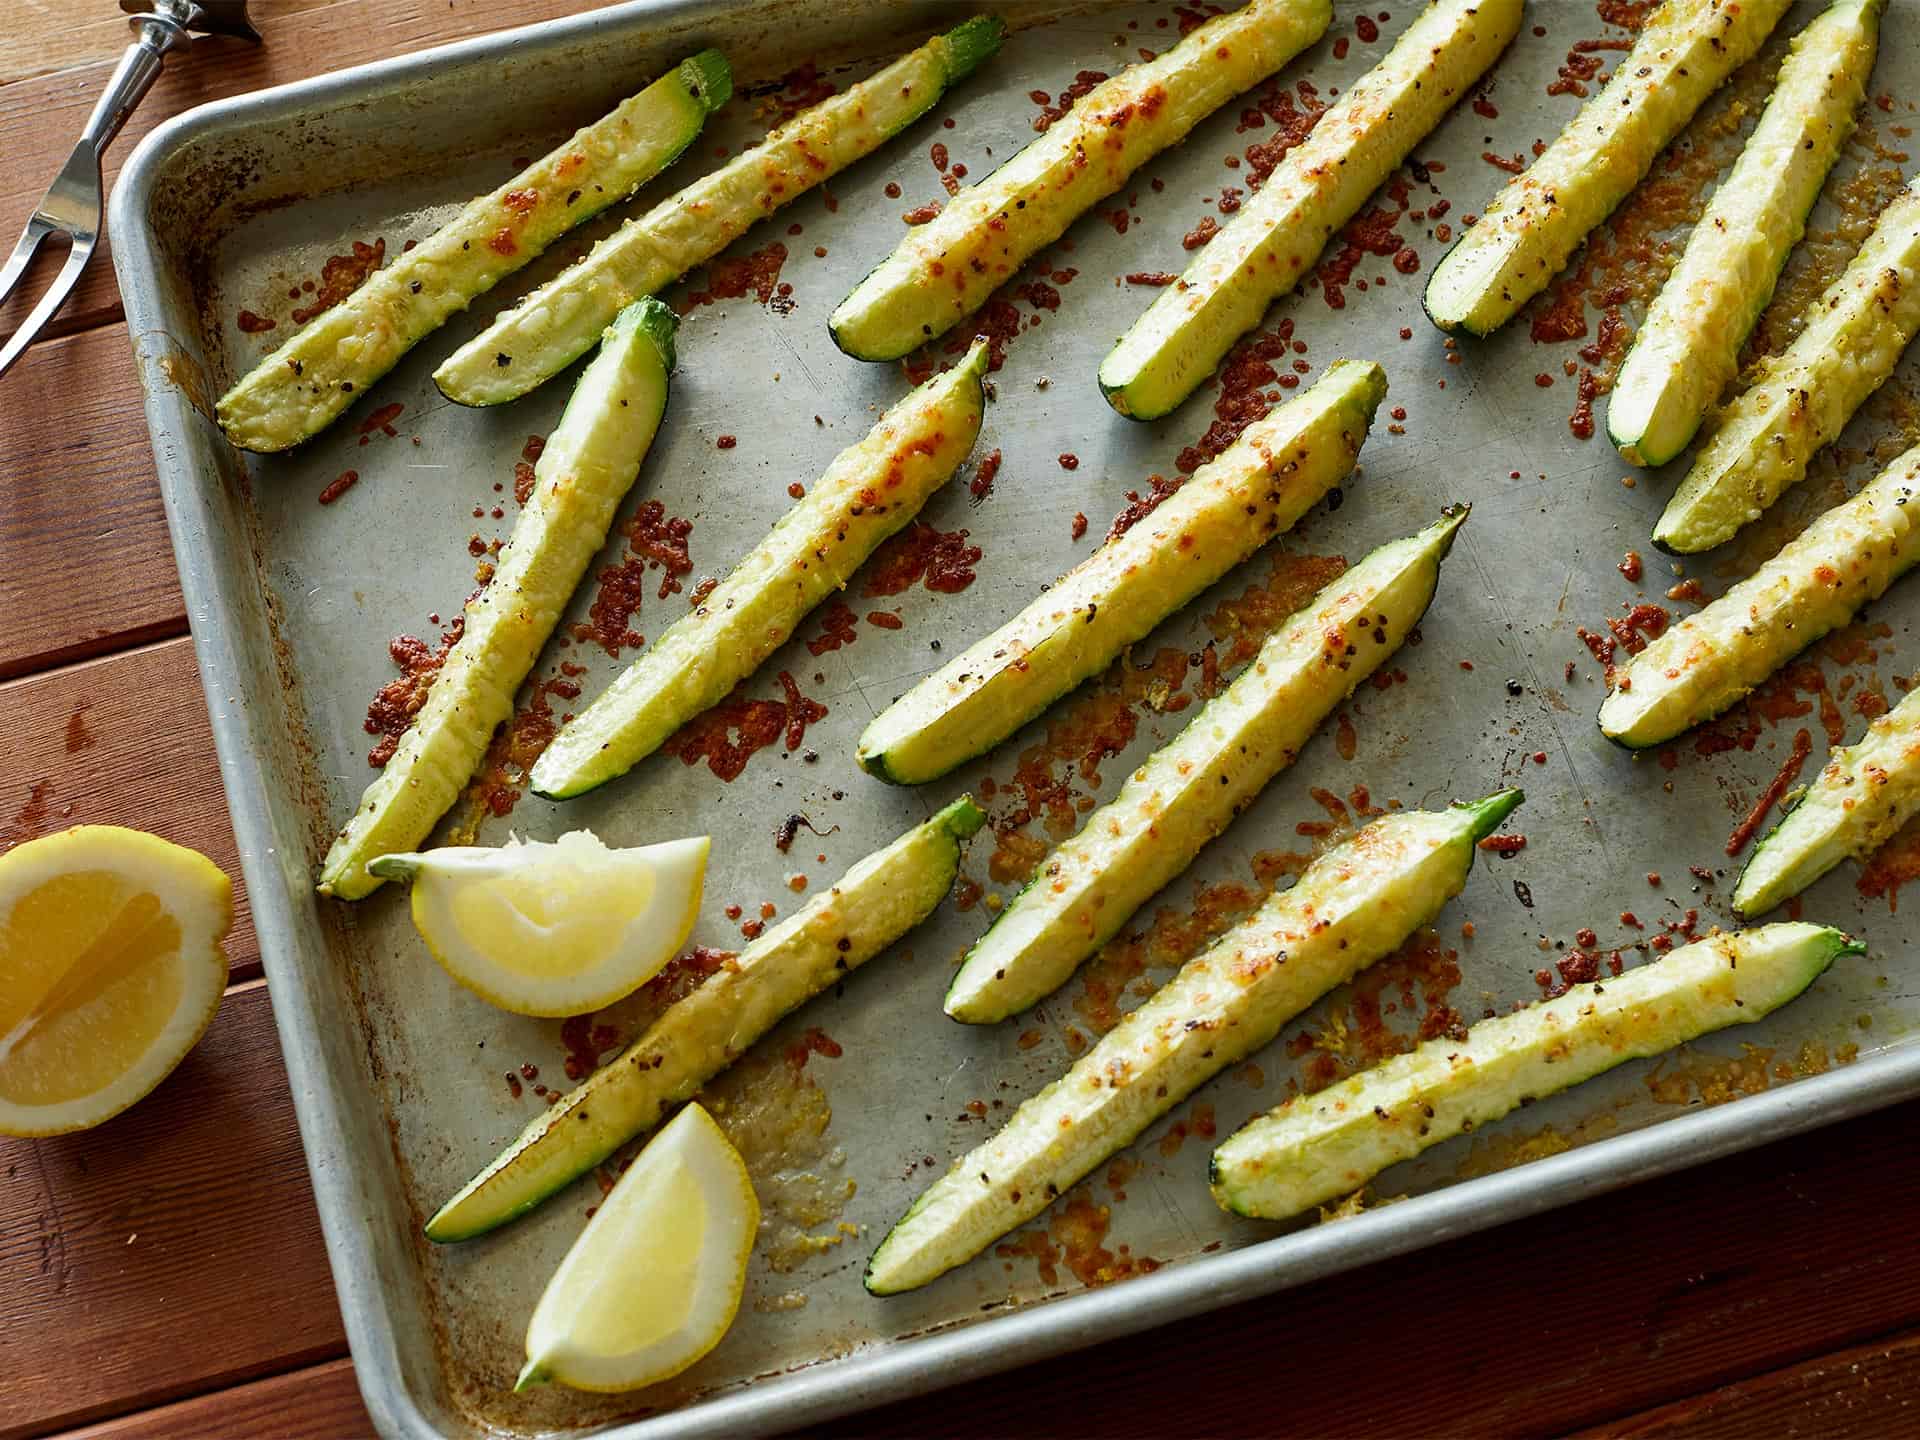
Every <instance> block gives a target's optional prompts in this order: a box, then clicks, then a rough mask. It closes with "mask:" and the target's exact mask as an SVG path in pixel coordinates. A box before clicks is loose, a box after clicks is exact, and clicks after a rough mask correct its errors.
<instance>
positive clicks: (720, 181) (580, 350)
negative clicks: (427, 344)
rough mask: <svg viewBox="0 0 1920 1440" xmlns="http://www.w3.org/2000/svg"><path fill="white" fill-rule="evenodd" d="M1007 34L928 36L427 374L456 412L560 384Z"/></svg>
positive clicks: (633, 225) (604, 244) (612, 242)
mask: <svg viewBox="0 0 1920 1440" xmlns="http://www.w3.org/2000/svg"><path fill="white" fill-rule="evenodd" d="M1005 34H1006V26H1005V24H1004V23H1003V22H1002V21H1001V20H1000V19H999V17H997V16H990V15H979V16H975V17H974V18H973V19H971V20H969V21H967V22H966V23H965V24H963V25H961V26H959V27H957V28H956V29H954V30H952V31H950V32H948V33H947V34H945V35H936V36H934V37H933V39H931V40H929V41H928V42H927V43H926V44H924V45H922V46H921V47H920V48H919V49H917V50H914V51H912V52H911V53H909V54H907V55H904V56H902V57H901V58H900V59H898V60H896V61H894V62H893V63H892V64H891V65H889V66H887V67H886V68H885V69H883V70H881V71H879V72H878V73H877V74H875V75H872V76H870V77H869V78H867V79H865V80H862V81H860V82H859V83H858V84H856V85H852V86H849V87H848V88H847V89H846V90H844V91H842V92H841V93H840V94H838V95H835V96H833V97H832V98H831V99H827V100H823V101H821V102H820V103H819V104H818V105H814V106H812V107H810V108H809V109H806V110H803V111H801V112H800V114H798V115H796V116H794V117H793V118H792V119H791V120H789V121H787V123H786V124H784V125H782V126H780V128H779V129H777V130H775V131H773V132H772V133H771V134H769V135H768V136H767V138H766V139H764V140H762V141H761V142H760V143H759V144H758V145H756V146H754V147H753V148H752V149H750V150H747V151H745V152H743V153H742V154H740V155H739V156H737V157H735V158H734V159H733V160H730V161H728V162H727V163H726V164H725V165H723V166H721V167H720V168H719V169H718V170H716V171H714V172H713V173H712V174H711V175H706V176H703V177H702V178H700V179H699V180H696V181H694V182H693V184H691V185H689V186H687V188H686V189H684V190H682V191H680V192H679V193H678V194H676V195H672V196H669V197H668V198H667V199H665V200H663V201H661V202H660V204H658V205H656V206H654V208H653V209H651V210H649V211H648V212H647V213H646V214H645V215H644V216H641V217H640V218H638V219H634V220H629V221H627V223H626V224H625V225H623V226H622V227H621V228H620V229H619V230H618V231H616V232H615V233H614V234H612V235H609V236H608V237H607V238H606V239H604V240H602V241H601V242H600V243H599V244H597V245H595V246H594V247H593V249H592V251H590V252H589V253H588V255H587V257H586V259H584V260H582V261H581V262H580V263H579V264H578V265H575V266H572V267H571V268H569V269H568V270H566V271H565V272H563V273H562V274H560V275H559V276H557V277H556V278H554V279H552V280H550V281H548V282H547V283H546V284H545V285H542V286H541V287H540V288H539V289H538V290H535V291H534V292H533V293H532V294H531V295H529V296H527V297H526V299H524V300H522V301H521V302H520V303H519V304H518V305H517V306H515V307H514V308H513V309H511V310H509V311H507V312H506V313H505V314H503V315H501V316H500V317H499V318H498V319H497V320H495V321H494V322H493V324H491V325H489V326H488V327H487V328H486V329H485V330H483V331H481V332H480V334H479V335H477V336H475V337H474V338H473V339H472V340H470V341H468V342H467V343H466V344H465V345H463V346H461V347H460V348H459V349H458V350H456V351H454V353H453V354H452V355H450V356H448V357H447V359H446V361H445V362H444V363H443V364H442V365H441V366H440V368H439V369H438V370H436V371H434V372H433V381H434V384H436V385H438V386H439V387H440V391H441V393H442V394H444V395H445V396H446V397H447V398H448V399H449V400H453V401H455V402H457V403H459V404H461V405H498V404H500V403H501V402H502V401H506V400H512V399H515V398H517V397H518V396H521V395H524V394H526V393H527V392H528V391H529V390H532V389H533V388H534V387H535V386H537V385H541V384H544V383H545V382H546V381H548V380H550V379H551V378H553V376H555V375H557V374H559V372H560V371H562V370H564V369H565V368H566V367H567V366H568V365H571V364H572V363H573V362H574V361H575V360H576V359H578V358H579V357H580V356H581V355H582V354H584V353H585V352H586V350H587V349H588V348H589V347H590V346H591V345H592V344H593V341H594V338H595V337H596V336H597V335H598V334H599V333H600V327H601V326H602V325H604V324H605V323H606V319H607V317H608V316H610V315H613V314H617V313H618V312H619V310H620V309H621V307H622V306H624V305H627V304H629V303H630V302H631V301H632V300H633V299H634V298H635V297H637V296H640V295H651V294H654V293H655V292H657V291H659V290H662V289H664V288H665V287H666V286H668V285H670V284H672V283H673V282H674V281H675V280H677V279H679V278H680V277H681V276H682V275H685V274H686V273H687V272H688V271H689V270H692V269H693V268H694V267H696V266H698V265H702V264H704V263H706V262H707V261H708V260H711V259H712V258H713V257H714V256H715V255H718V254H719V253H720V252H721V251H722V250H724V249H726V248H727V246H729V245H731V244H732V243H733V242H734V241H735V240H737V239H739V238H740V236H742V235H744V234H745V233H746V232H747V231H748V230H749V229H750V228H751V227H752V226H754V225H755V224H757V223H758V222H760V221H761V220H764V219H766V218H767V217H768V216H769V215H772V214H773V213H774V212H775V211H776V210H778V209H780V208H781V207H782V206H783V205H787V204H790V203H791V202H792V201H794V200H797V199H798V198H799V197H800V196H802V195H804V194H805V193H806V192H807V191H809V190H811V189H812V188H813V187H814V186H816V185H820V184H824V183H825V182H826V181H827V180H830V179H831V178H833V176H835V175H837V174H838V173H839V172H840V171H842V170H844V169H845V168H846V167H847V166H849V165H851V164H853V163H854V162H855V161H856V160H859V159H861V158H863V157H865V156H867V155H870V154H872V153H873V152H874V151H875V150H877V149H879V148H880V146H881V145H882V144H884V143H885V142H886V141H888V140H890V139H892V138H893V137H894V136H895V135H897V134H899V133H900V132H901V131H902V130H904V129H906V128H907V126H909V125H911V124H912V123H913V122H914V121H915V120H918V119H919V118H920V117H921V116H922V115H924V114H926V113H927V111H929V110H931V109H932V108H933V107H934V105H935V104H936V103H937V102H938V101H939V99H940V97H941V96H942V95H943V94H945V93H946V91H947V89H948V87H949V86H951V85H954V84H957V83H958V82H959V81H961V80H962V79H964V78H965V77H966V76H968V75H970V74H972V73H973V71H974V69H975V68H976V67H977V66H979V65H980V64H981V63H983V62H984V61H985V60H986V59H987V58H988V57H989V56H991V55H992V54H993V53H994V51H995V50H997V49H999V47H1000V41H1001V39H1002V37H1003V36H1004V35H1005Z"/></svg>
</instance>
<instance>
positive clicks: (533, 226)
mask: <svg viewBox="0 0 1920 1440" xmlns="http://www.w3.org/2000/svg"><path fill="white" fill-rule="evenodd" d="M732 93H733V74H732V71H731V70H730V69H729V68H728V66H727V62H726V58H725V57H724V56H723V55H721V54H720V52H719V51H718V50H703V51H701V52H700V53H699V54H698V55H695V56H694V57H693V58H692V59H690V60H684V61H682V62H681V63H680V64H679V65H678V66H677V67H675V69H674V70H672V71H671V72H670V73H668V74H666V75H663V76H662V77H661V78H660V79H658V80H656V81H654V83H653V84H651V85H649V86H648V87H647V88H646V89H644V90H642V91H641V92H640V93H639V94H638V95H634V96H632V97H630V98H629V99H627V100H625V101H623V102H622V103H621V104H620V105H619V106H618V107H617V108H615V109H614V110H613V111H612V112H611V113H609V114H607V115H605V116H603V117H602V118H601V119H599V120H596V121H594V123H593V124H591V125H588V126H587V127H585V128H584V129H582V130H581V131H579V132H578V133H577V134H575V135H574V137H573V138H572V139H571V140H569V141H567V143H566V144H564V145H562V146H560V147H559V148H557V149H556V150H554V151H553V152H552V153H551V154H549V155H547V156H545V157H544V158H542V159H540V160H537V161H535V162H534V163H533V164H532V165H529V166H528V167H527V168H526V169H525V170H522V171H521V172H520V173H519V174H518V175H516V176H514V177H513V178H512V179H511V180H509V181H507V183H506V184H504V185H502V186H501V187H500V188H499V189H497V190H495V191H494V192H493V193H492V194H490V195H483V196H481V197H480V198H479V199H478V200H474V201H472V202H471V203H469V204H468V205H467V207H466V208H465V209H463V210H462V211H461V212H460V213H459V214H458V215H456V216H454V217H453V219H451V220H449V221H448V222H447V223H446V224H445V225H443V226H441V227H440V228H439V229H438V230H436V231H434V233H433V234H431V235H429V236H428V237H427V238H426V239H425V240H422V241H421V242H420V243H419V244H418V245H416V246H415V247H414V248H413V249H411V250H408V251H406V252H405V253H404V254H401V255H396V256H395V257H394V259H393V263H392V264H390V265H388V266H386V268H384V269H382V270H378V271H375V272H374V274H373V275H371V276H369V277H368V279H367V281H366V283H365V284H363V285H362V286H361V287H360V288H359V289H357V290H355V291H354V292H353V293H352V294H351V295H349V296H348V297H347V298H346V299H344V300H342V301H341V302H340V303H339V304H337V305H335V306H334V307H333V308H332V309H330V310H328V311H326V312H325V313H324V314H322V315H320V316H318V317H316V318H315V319H314V320H312V321H310V322H309V323H308V324H307V325H305V326H304V327H303V328H302V329H300V330H299V331H298V332H297V333H295V334H294V335H293V337H292V338H291V339H289V340H288V341H287V342H286V343H285V344H284V345H282V346H280V348H279V349H277V350H275V351H274V352H273V353H272V354H271V355H269V356H267V358H266V359H264V360H262V361H261V362H260V363H259V364H258V365H256V366H255V367H254V368H253V369H252V370H251V371H250V372H248V374H247V375H246V376H245V377H244V378H243V379H242V380H241V381H240V383H239V384H238V385H235V386H234V387H233V389H231V390H229V391H228V392H227V393H226V394H225V395H223V396H221V397H220V403H219V405H218V406H217V407H216V409H217V413H218V415H219V418H220V427H221V429H223V430H225V431H226V433H227V438H228V439H229V440H231V441H232V442H233V443H234V444H235V445H237V446H239V447H240V448H241V449H242V450H263V451H271V450H285V449H287V448H289V447H290V446H294V445H298V444H299V443H300V442H301V441H302V440H305V439H307V438H308V437H309V436H311V435H315V434H317V433H319V432H320V431H321V430H323V429H325V428H326V427H327V426H328V425H330V424H332V423H333V422H334V420H336V419H338V418H339V416H340V413H341V412H342V411H343V410H345V409H346V408H347V407H348V406H349V405H351V404H353V403H354V401H356V400H358V399H359V398H360V397H361V396H362V395H365V394H366V393H367V390H368V388H369V387H370V386H371V385H372V384H373V383H374V382H375V381H376V380H378V379H379V378H380V377H381V376H382V375H385V374H386V373H387V372H388V371H389V370H391V369H392V368H393V367H394V366H395V365H396V364H398V363H399V361H400V357H401V356H403V355H405V354H406V353H407V351H409V350H411V349H412V348H413V347H414V346H415V345H417V344H419V343H420V341H422V340H424V339H425V338H426V337H427V336H428V335H430V334H432V333H433V332H434V331H435V330H437V329H439V328H440V326H441V325H443V324H445V323H446V321H447V319H448V318H449V317H450V316H452V315H455V314H457V313H458V312H459V311H461V310H464V309H466V307H467V306H468V305H469V304H470V303H472V301H473V298H474V297H475V296H476V295H479V294H481V293H483V292H484V291H486V290H489V289H491V288H492V287H493V286H495V285H497V284H498V283H499V282H500V281H501V280H502V279H503V278H504V277H506V276H508V275H511V274H512V273H513V272H514V271H516V270H518V269H519V268H520V267H521V266H522V265H525V264H526V263H527V262H528V261H530V260H532V259H533V257H534V256H536V255H538V254H539V253H540V252H541V251H542V250H545V249H546V248H547V246H549V245H551V244H552V243H553V242H554V241H555V240H557V239H559V238H560V237H561V236H562V235H564V234H566V232H567V231H569V230H571V229H572V228H573V227H574V226H576V225H578V224H579V223H580V222H581V221H583V220H585V219H587V218H588V217H590V216H592V215H596V214H598V213H599V212H600V211H601V210H604V209H605V208H606V207H607V206H609V205H611V204H613V203H615V202H616V201H619V200H624V199H625V198H626V197H627V196H629V195H631V194H632V193H633V192H634V191H635V190H637V189H639V188H640V187H641V186H642V185H644V184H645V183H646V182H647V181H649V180H651V179H652V178H653V177H654V176H655V175H657V174H659V173H660V171H662V170H664V169H665V168H666V167H667V166H668V165H669V164H671V163H672V162H673V161H674V159H675V158H676V157H678V156H679V154H680V152H681V151H683V150H685V149H686V148H687V146H688V145H690V144H691V143H692V142H693V138H694V137H695V136H696V135H698V134H699V133H700V128H701V126H702V125H704V124H705V123H706V118H707V116H708V114H709V113H711V112H712V111H714V110H717V109H719V108H720V106H722V105H724V104H725V103H726V101H727V97H728V96H729V95H730V94H732ZM613 313H617V312H613ZM606 318H607V319H611V318H612V314H609V315H608V316H607V317H606ZM601 323H602V324H604V323H606V322H605V320H603V321H602V322H601ZM596 333H597V331H596Z"/></svg>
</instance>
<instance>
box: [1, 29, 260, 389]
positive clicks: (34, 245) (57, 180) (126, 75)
mask: <svg viewBox="0 0 1920 1440" xmlns="http://www.w3.org/2000/svg"><path fill="white" fill-rule="evenodd" d="M120 8H121V9H122V10H125V11H126V12H127V13H128V14H130V15H132V16H133V19H132V20H131V21H130V22H128V23H129V24H130V26H131V27H132V30H133V43H132V44H131V45H129V46H128V47H127V53H126V54H124V55H122V56H121V57H120V63H119V65H118V66H116V67H115V68H114V72H113V78H112V79H111V80H110V81H108V82H107V89H106V93H105V94H103V95H102V96H101V97H100V99H99V101H98V102H97V103H96V104H95V105H94V107H93V113H92V114H91V115H89V116H88V117H87V124H86V128H85V129H83V130H82V131H81V132H80V141H79V143H78V144H77V145H75V146H74V147H73V153H72V154H71V155H69V156H67V163H66V164H65V165H62V166H61V167H60V173H59V174H58V175H56V176H54V179H53V184H52V185H50V186H48V187H47V193H46V195H45V196H44V197H42V199H41V201H40V204H39V207H38V208H37V209H35V210H34V212H33V218H32V219H30V220H28V221H27V228H26V229H25V230H24V231H23V232H22V233H21V236H20V243H19V244H17V245H15V246H14V247H13V254H11V255H10V256H8V257H7V263H6V264H5V265H0V305H4V304H5V303H6V302H7V297H8V296H10V295H11V294H12V293H13V291H14V289H15V287H16V286H18V285H19V283H20V280H21V277H22V276H24V275H25V274H26V273H27V265H28V263H29V262H30V261H31V260H32V259H33V256H34V252H35V251H37V250H38V249H39V248H40V245H41V242H42V241H44V240H46V239H47V237H48V236H50V235H65V236H66V237H67V240H68V244H69V247H70V248H69V249H68V251H67V261H66V264H64V265H62V266H61V267H60V273H59V274H58V275H56V276H55V277H54V281H53V284H52V285H51V286H49V287H48V289H47V293H46V294H45V295H42V296H41V297H40V303H39V304H37V305H35V306H34V307H33V313H32V314H31V315H29V316H27V318H26V320H25V321H24V322H23V323H22V324H21V326H20V328H19V329H18V330H16V331H14V332H13V336H12V338H11V339H9V340H8V341H7V343H6V345H5V347H4V348H0V375H4V374H6V373H7V371H8V370H9V369H10V368H11V367H12V365H13V362H14V361H16V360H18V359H19V358H20V356H21V355H22V354H23V353H24V352H25V350H26V348H27V347H28V346H29V345H31V344H32V343H33V342H34V339H35V338H36V337H37V336H38V335H39V334H40V332H41V330H43V329H44V328H45V327H46V323H47V321H49V320H51V319H52V318H53V314H54V312H55V311H56V310H58V309H59V308H60V307H61V306H62V305H64V304H65V303H66V300H67V297H68V296H69V295H71V294H72V293H73V287H74V286H75V285H77V284H78V283H79V281H80V273H81V272H82V271H83V270H85V269H86V268H87V262H88V261H90V260H91V259H93V252H94V250H95V249H96V248H98V246H99V243H100V199H101V182H100V157H101V156H102V155H104V154H105V153H106V149H107V146H108V145H109V144H110V143H112V140H113V137H114V136H116V135H118V134H119V133H120V127H121V126H123V125H125V124H126V123H127V117H128V116H129V115H131V114H132V113H133V107H134V106H136V105H138V104H139V103H140V100H141V98H142V97H143V96H144V95H145V94H146V93H147V91H148V90H150V89H152V88H153V82H154V81H155V79H157V78H158V77H159V74H160V65H161V62H162V61H163V60H164V59H165V58H166V55H167V52H168V51H170V50H177V49H178V48H180V47H181V46H182V45H186V44H188V43H189V42H190V38H191V36H192V35H195V34H201V35H235V36H239V37H240V38H242V39H246V40H252V41H254V42H255V43H256V44H257V43H259V40H260V34H259V32H258V31H256V30H255V29H254V28H253V26H252V25H251V24H249V23H248V21H247V3H246V0H148V3H142V0H120Z"/></svg>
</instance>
